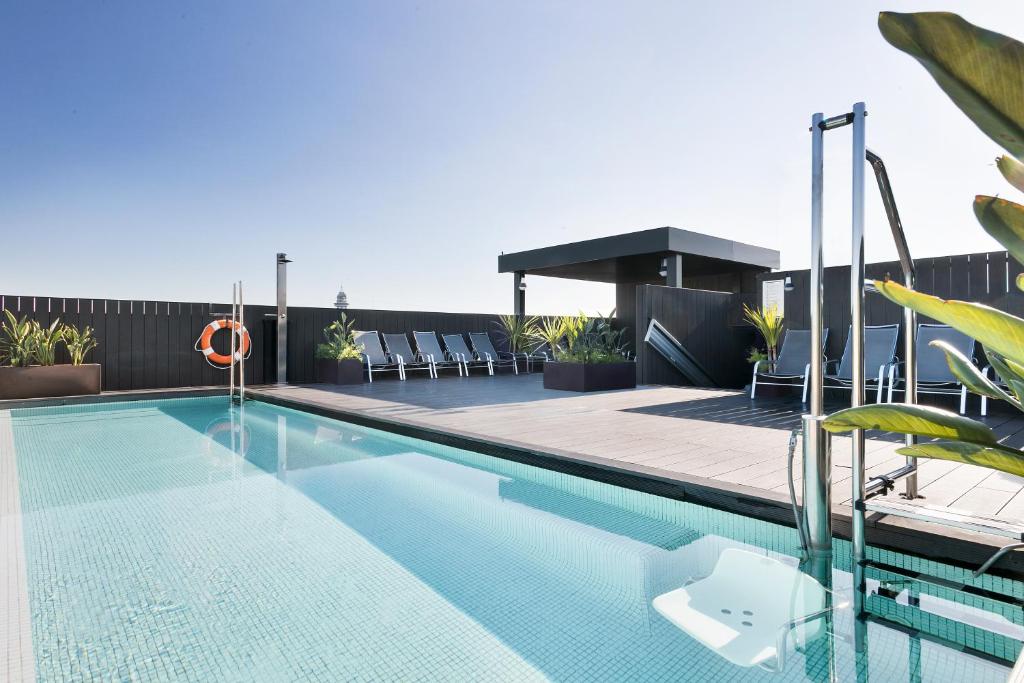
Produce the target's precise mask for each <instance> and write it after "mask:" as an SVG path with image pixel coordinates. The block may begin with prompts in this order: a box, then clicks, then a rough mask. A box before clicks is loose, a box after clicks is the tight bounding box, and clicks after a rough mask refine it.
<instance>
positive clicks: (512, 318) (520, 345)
mask: <svg viewBox="0 0 1024 683" xmlns="http://www.w3.org/2000/svg"><path fill="white" fill-rule="evenodd" d="M495 325H497V326H498V328H499V330H500V334H501V335H502V338H503V339H504V340H505V344H506V345H507V346H508V350H509V352H511V353H519V352H521V351H526V350H527V348H526V347H527V346H528V345H529V344H530V342H531V340H533V339H534V337H535V334H534V328H535V327H536V326H537V317H536V316H531V317H529V318H527V317H525V316H521V315H502V316H498V320H497V321H496V322H495Z"/></svg>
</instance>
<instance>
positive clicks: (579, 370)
mask: <svg viewBox="0 0 1024 683" xmlns="http://www.w3.org/2000/svg"><path fill="white" fill-rule="evenodd" d="M635 387H636V363H634V362H633V361H628V362H625V363H593V364H591V363H559V362H553V361H549V362H547V363H544V388H545V389H561V390H562V391H608V390H611V389H633V388H635Z"/></svg>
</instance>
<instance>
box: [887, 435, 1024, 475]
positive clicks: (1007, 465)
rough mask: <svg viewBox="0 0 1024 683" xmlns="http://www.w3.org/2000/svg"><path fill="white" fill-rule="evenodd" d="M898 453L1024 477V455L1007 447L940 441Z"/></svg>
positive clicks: (905, 448)
mask: <svg viewBox="0 0 1024 683" xmlns="http://www.w3.org/2000/svg"><path fill="white" fill-rule="evenodd" d="M896 452H897V453H899V454H900V455H909V456H910V457H913V458H935V459H937V460H951V461H953V462H960V463H965V464H968V465H978V466H979V467H987V468H989V469H993V470H999V471H1000V472H1008V473H1009V474H1015V475H1017V476H1024V453H1021V452H1020V451H1018V450H1016V449H1013V448H1008V447H1006V446H1000V445H996V446H980V445H978V444H973V443H964V442H960V441H938V442H935V443H922V444H916V445H914V446H904V447H902V448H898V449H896Z"/></svg>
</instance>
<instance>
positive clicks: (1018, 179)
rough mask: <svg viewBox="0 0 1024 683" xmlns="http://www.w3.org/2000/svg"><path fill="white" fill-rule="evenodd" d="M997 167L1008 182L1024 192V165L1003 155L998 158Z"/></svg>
mask: <svg viewBox="0 0 1024 683" xmlns="http://www.w3.org/2000/svg"><path fill="white" fill-rule="evenodd" d="M996 167H997V168H998V169H999V172H1000V173H1002V174H1003V177H1004V178H1006V182H1008V183H1010V184H1011V185H1013V186H1014V187H1016V188H1017V189H1018V190H1020V191H1021V192H1024V164H1022V163H1020V162H1019V161H1017V160H1016V159H1014V158H1013V157H1009V156H1006V155H1005V154H1003V155H1002V156H1000V157H997V158H996Z"/></svg>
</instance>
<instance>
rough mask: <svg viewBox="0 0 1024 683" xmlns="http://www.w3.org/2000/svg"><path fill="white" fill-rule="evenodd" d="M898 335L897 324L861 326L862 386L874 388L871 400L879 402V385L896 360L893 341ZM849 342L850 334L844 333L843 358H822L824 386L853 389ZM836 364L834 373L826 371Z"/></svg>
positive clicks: (882, 383)
mask: <svg viewBox="0 0 1024 683" xmlns="http://www.w3.org/2000/svg"><path fill="white" fill-rule="evenodd" d="M899 336H900V326H899V325H867V326H865V327H864V387H865V389H872V388H873V389H875V403H881V402H882V388H883V387H884V386H885V380H886V377H887V375H888V374H889V368H890V366H892V364H893V363H895V362H896V340H897V339H899ZM852 343H853V339H852V338H851V335H850V334H849V333H847V335H846V347H845V348H844V349H843V357H842V358H841V359H839V360H838V361H837V360H829V361H825V366H826V372H825V382H824V384H825V388H826V389H846V390H850V389H852V388H853V353H852V351H851V348H850V345H851V344H852ZM836 363H838V364H839V369H838V370H837V371H836V372H835V374H829V373H828V371H827V368H828V366H829V365H834V364H836Z"/></svg>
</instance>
